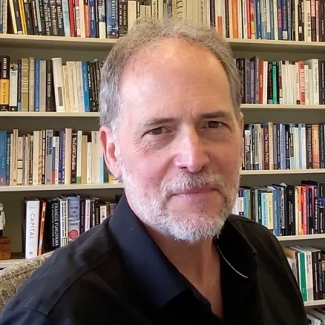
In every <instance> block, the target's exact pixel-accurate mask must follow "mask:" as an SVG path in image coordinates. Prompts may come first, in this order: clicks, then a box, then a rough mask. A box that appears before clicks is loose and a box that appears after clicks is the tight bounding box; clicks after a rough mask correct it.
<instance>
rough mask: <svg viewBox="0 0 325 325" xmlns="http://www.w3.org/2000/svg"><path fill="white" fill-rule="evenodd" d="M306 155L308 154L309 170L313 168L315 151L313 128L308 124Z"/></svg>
mask: <svg viewBox="0 0 325 325" xmlns="http://www.w3.org/2000/svg"><path fill="white" fill-rule="evenodd" d="M306 153H307V166H306V167H307V169H311V168H313V150H312V126H311V124H306Z"/></svg>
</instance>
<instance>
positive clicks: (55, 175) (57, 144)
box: [54, 137, 60, 185]
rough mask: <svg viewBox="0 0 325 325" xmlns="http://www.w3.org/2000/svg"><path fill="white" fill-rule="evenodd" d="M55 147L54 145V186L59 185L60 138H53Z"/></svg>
mask: <svg viewBox="0 0 325 325" xmlns="http://www.w3.org/2000/svg"><path fill="white" fill-rule="evenodd" d="M55 141H56V145H55V172H54V184H55V185H58V184H59V163H60V159H59V155H60V137H56V138H55Z"/></svg>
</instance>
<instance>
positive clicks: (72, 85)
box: [66, 61, 79, 113]
mask: <svg viewBox="0 0 325 325" xmlns="http://www.w3.org/2000/svg"><path fill="white" fill-rule="evenodd" d="M66 66H67V73H68V81H69V97H70V105H71V112H75V113H78V112H79V108H78V86H77V74H76V62H74V61H67V62H66Z"/></svg>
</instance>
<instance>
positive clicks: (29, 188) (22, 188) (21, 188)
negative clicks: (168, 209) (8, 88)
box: [0, 168, 325, 193]
mask: <svg viewBox="0 0 325 325" xmlns="http://www.w3.org/2000/svg"><path fill="white" fill-rule="evenodd" d="M299 174H300V175H303V174H325V168H321V169H284V170H280V169H277V170H242V171H241V175H242V176H258V175H299ZM121 188H123V183H99V184H58V185H54V184H50V185H15V186H10V185H4V186H0V193H1V192H37V191H70V190H76V191H77V190H78V191H79V190H95V189H96V190H100V189H103V190H105V189H121Z"/></svg>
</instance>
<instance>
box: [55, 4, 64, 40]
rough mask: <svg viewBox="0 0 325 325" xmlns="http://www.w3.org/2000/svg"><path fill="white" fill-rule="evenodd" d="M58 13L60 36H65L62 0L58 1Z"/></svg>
mask: <svg viewBox="0 0 325 325" xmlns="http://www.w3.org/2000/svg"><path fill="white" fill-rule="evenodd" d="M56 12H57V21H58V35H59V36H65V34H64V25H63V12H62V0H56Z"/></svg>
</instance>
